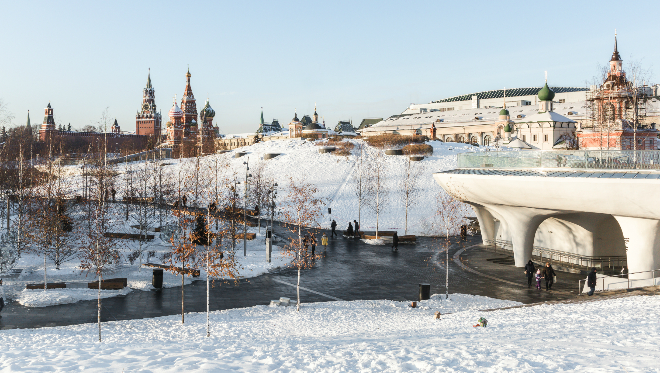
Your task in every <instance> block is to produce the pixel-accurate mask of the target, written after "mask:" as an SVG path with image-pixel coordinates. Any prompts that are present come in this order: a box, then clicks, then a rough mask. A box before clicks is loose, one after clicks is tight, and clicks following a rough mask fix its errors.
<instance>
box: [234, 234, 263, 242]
mask: <svg viewBox="0 0 660 373" xmlns="http://www.w3.org/2000/svg"><path fill="white" fill-rule="evenodd" d="M234 237H236V239H237V240H242V239H243V233H237V234H236V235H235V236H234ZM245 238H246V239H247V240H248V241H250V240H254V239H255V238H257V234H256V233H247V234H246V235H245Z"/></svg>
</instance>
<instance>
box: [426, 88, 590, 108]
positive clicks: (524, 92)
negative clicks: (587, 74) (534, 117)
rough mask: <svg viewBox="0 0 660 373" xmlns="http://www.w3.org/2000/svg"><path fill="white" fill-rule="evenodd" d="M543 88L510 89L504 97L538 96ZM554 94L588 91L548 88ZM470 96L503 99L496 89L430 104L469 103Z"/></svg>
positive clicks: (500, 91) (501, 90)
mask: <svg viewBox="0 0 660 373" xmlns="http://www.w3.org/2000/svg"><path fill="white" fill-rule="evenodd" d="M541 88H543V87H529V88H512V89H507V90H506V97H516V96H532V95H538V93H539V91H540V90H541ZM550 89H552V90H553V91H554V92H555V93H567V92H585V91H587V90H588V89H587V88H584V87H550ZM472 96H477V98H478V99H480V100H484V99H488V98H503V97H504V89H496V90H493V91H483V92H476V93H470V94H467V95H460V96H454V97H449V98H445V99H443V100H438V101H432V102H431V103H432V104H434V103H441V102H454V101H470V100H472Z"/></svg>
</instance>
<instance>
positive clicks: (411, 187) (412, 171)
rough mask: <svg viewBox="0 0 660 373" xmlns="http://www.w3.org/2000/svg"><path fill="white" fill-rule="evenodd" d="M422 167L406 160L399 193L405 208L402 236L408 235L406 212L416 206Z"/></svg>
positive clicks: (419, 163) (417, 163) (418, 163)
mask: <svg viewBox="0 0 660 373" xmlns="http://www.w3.org/2000/svg"><path fill="white" fill-rule="evenodd" d="M422 167H423V165H422V164H421V162H412V161H411V160H410V158H408V163H407V164H406V168H405V169H404V171H403V172H404V174H403V179H401V186H400V188H401V193H403V197H404V205H405V207H406V225H405V229H404V233H403V234H408V210H409V209H410V208H411V207H413V206H415V205H416V204H417V199H418V198H419V194H420V192H421V189H420V188H419V180H420V178H421V176H422V171H423V168H422Z"/></svg>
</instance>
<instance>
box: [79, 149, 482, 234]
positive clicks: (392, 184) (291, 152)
mask: <svg viewBox="0 0 660 373" xmlns="http://www.w3.org/2000/svg"><path fill="white" fill-rule="evenodd" d="M345 141H350V142H352V143H354V144H358V143H362V140H345ZM428 144H429V145H431V146H432V147H433V149H434V151H433V155H431V156H429V157H426V158H425V159H424V160H423V161H421V162H412V163H413V165H414V166H420V167H421V168H422V169H423V171H422V174H421V177H419V178H418V179H417V181H418V184H417V186H418V188H419V198H417V199H416V203H415V205H414V206H413V207H411V208H410V209H409V211H408V214H409V216H408V234H416V235H427V236H429V235H437V234H438V233H440V229H439V228H438V227H437V226H436V225H434V218H435V215H436V211H437V203H436V196H437V195H438V194H441V193H444V192H443V190H442V188H441V187H440V186H439V185H438V184H437V183H436V182H435V181H434V179H433V176H432V175H433V173H435V172H439V171H443V170H449V169H452V168H454V167H456V155H457V154H459V153H463V152H475V151H488V150H494V149H492V148H489V147H476V146H472V145H469V144H460V143H445V142H442V141H430V142H428ZM236 152H247V155H246V156H244V157H241V158H233V156H234V154H235V153H236ZM266 153H278V154H280V155H279V156H277V157H275V158H272V159H269V160H263V156H264V154H266ZM357 159H358V157H357V152H356V151H355V150H354V151H353V153H352V154H351V155H350V156H348V157H345V156H337V155H334V154H332V153H324V154H321V153H319V146H317V145H315V142H312V141H303V140H301V139H288V140H276V141H264V142H260V143H257V144H255V145H252V146H247V147H243V148H239V149H236V150H234V151H231V152H228V153H224V154H218V155H210V156H205V157H202V158H201V159H200V166H199V168H200V169H201V170H202V171H201V174H202V176H201V177H200V179H201V181H200V184H201V185H202V188H201V189H203V190H204V192H201V193H198V194H197V197H195V195H194V193H193V192H192V187H191V186H190V183H191V182H192V181H191V176H190V175H192V173H193V172H194V169H195V167H196V162H197V161H196V159H195V158H188V159H183V160H179V159H169V160H166V161H165V162H164V163H165V165H164V166H163V167H162V170H163V176H162V180H164V182H163V183H169V184H168V186H167V188H168V189H174V190H178V187H179V186H178V184H177V183H178V180H179V179H185V180H186V183H187V186H186V188H187V190H188V191H187V192H186V193H185V194H186V196H187V198H188V201H189V202H188V204H189V205H195V203H197V205H199V206H206V205H207V204H208V203H209V202H210V201H211V200H212V199H213V198H214V197H215V194H214V190H215V189H214V188H215V171H214V167H215V162H216V160H217V161H218V164H220V165H222V164H226V165H228V167H226V168H223V167H222V166H220V167H221V169H220V172H219V173H218V179H223V178H227V177H231V176H232V175H234V174H235V176H236V178H237V181H240V182H243V180H244V179H245V165H244V164H243V162H245V161H249V166H250V173H253V172H254V170H255V169H256V168H257V167H259V164H262V165H263V167H264V168H265V171H264V174H265V175H266V176H267V177H270V178H272V179H273V180H274V182H277V183H278V199H280V200H281V199H282V198H284V197H285V195H286V191H287V186H288V185H289V181H290V178H294V179H297V180H303V179H304V180H306V181H308V182H310V183H312V184H314V186H315V187H316V188H318V195H317V196H318V197H321V198H323V199H324V200H325V202H326V206H325V208H324V215H323V216H322V217H321V218H320V220H319V224H320V225H321V226H322V227H324V228H330V223H331V221H332V219H335V220H336V221H337V224H338V229H340V230H345V229H346V227H347V226H348V222H352V221H353V220H357V219H358V204H357V198H356V192H355V190H356V188H355V186H354V183H353V175H354V173H355V169H356V161H357ZM384 159H385V162H386V165H385V171H386V173H387V178H386V180H385V191H386V193H383V194H381V195H380V199H381V201H383V200H384V201H385V202H384V203H383V204H382V205H383V206H384V207H383V208H382V211H381V213H380V217H379V228H380V230H397V231H398V232H399V234H400V235H401V234H403V233H404V229H405V205H404V200H405V196H404V195H403V193H402V192H401V191H402V186H401V183H402V180H403V177H404V172H405V169H406V166H407V164H408V157H406V156H386V157H385V158H384ZM143 165H144V163H140V162H132V163H128V164H119V165H116V166H115V170H116V171H117V172H118V173H119V174H118V176H117V177H115V178H114V183H115V188H116V189H117V191H118V196H117V198H120V197H121V196H122V195H123V190H124V188H125V184H126V183H127V182H129V180H133V181H132V183H134V184H135V183H137V181H136V177H138V176H139V172H140V169H141V168H143ZM80 170H81V168H80V166H71V167H69V168H68V169H67V175H70V176H69V177H68V183H69V185H71V188H70V190H71V193H70V194H71V196H73V195H75V194H82V186H83V185H84V182H83V178H82V176H80ZM126 171H129V172H128V173H126ZM131 175H133V178H132V179H131ZM220 183H221V182H220ZM149 185H151V184H149ZM149 188H151V186H149ZM164 188H165V187H164ZM238 188H239V195H240V196H241V198H242V195H243V189H242V188H243V186H242V184H239V185H238ZM220 189H221V190H220V194H222V189H223V188H220ZM149 190H150V189H149ZM175 193H176V192H175ZM195 198H197V199H198V200H199V201H195ZM241 203H242V199H241ZM327 208H331V209H332V213H331V214H329V213H328V211H327ZM262 213H263V214H264V215H265V214H267V211H266V209H262ZM280 216H281V215H280ZM360 218H361V221H362V226H361V228H362V230H364V231H368V230H375V228H376V215H375V213H374V212H373V211H372V210H370V209H369V208H367V207H365V206H363V207H362V209H361V212H360ZM276 219H277V218H276Z"/></svg>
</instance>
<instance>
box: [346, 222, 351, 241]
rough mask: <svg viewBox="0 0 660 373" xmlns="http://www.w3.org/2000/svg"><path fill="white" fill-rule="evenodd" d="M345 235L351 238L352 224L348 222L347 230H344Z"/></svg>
mask: <svg viewBox="0 0 660 373" xmlns="http://www.w3.org/2000/svg"><path fill="white" fill-rule="evenodd" d="M346 235H347V236H348V237H353V224H351V222H350V221H349V222H348V229H346Z"/></svg>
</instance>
